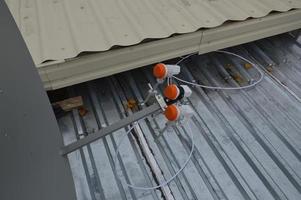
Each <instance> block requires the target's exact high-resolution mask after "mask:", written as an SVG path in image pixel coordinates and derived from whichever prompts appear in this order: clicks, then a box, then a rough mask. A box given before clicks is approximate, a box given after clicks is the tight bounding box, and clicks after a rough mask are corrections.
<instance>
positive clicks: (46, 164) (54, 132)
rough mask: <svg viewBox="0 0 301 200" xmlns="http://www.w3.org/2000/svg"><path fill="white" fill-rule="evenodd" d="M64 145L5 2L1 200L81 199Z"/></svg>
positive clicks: (0, 4)
mask: <svg viewBox="0 0 301 200" xmlns="http://www.w3.org/2000/svg"><path fill="white" fill-rule="evenodd" d="M62 145H63V144H62V138H61V135H60V133H59V129H58V127H57V123H56V120H55V117H54V115H53V112H52V110H51V107H50V104H49V101H48V98H47V95H46V93H45V91H44V88H43V85H42V83H41V80H40V77H39V75H38V73H37V70H36V68H35V66H34V64H33V62H32V59H31V57H30V54H29V52H28V50H27V48H26V46H25V43H24V41H23V39H22V37H21V35H20V33H19V31H18V29H17V27H16V24H15V22H14V21H13V18H12V17H11V15H10V13H9V12H8V8H7V7H6V5H5V3H4V1H2V0H0V159H1V160H0V199H1V200H15V199H18V200H19V199H22V200H27V199H28V200H48V199H49V200H59V199H64V200H68V199H76V197H75V191H74V184H73V180H72V175H71V171H70V167H69V164H68V161H67V159H66V158H64V157H61V156H60V155H59V148H60V147H61V146H62Z"/></svg>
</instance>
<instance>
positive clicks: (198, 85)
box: [172, 50, 264, 90]
mask: <svg viewBox="0 0 301 200" xmlns="http://www.w3.org/2000/svg"><path fill="white" fill-rule="evenodd" d="M215 52H218V53H224V54H228V55H232V56H235V57H238V58H240V59H242V60H243V61H245V62H248V63H250V64H252V65H253V66H254V68H255V69H256V70H257V71H258V72H259V74H260V78H259V79H258V80H257V81H255V82H254V83H251V84H250V85H246V86H240V87H219V86H207V85H202V84H197V83H193V82H190V81H186V80H184V79H181V78H178V77H176V76H172V77H173V78H174V79H176V80H178V81H181V82H183V83H186V84H190V85H194V86H197V87H202V88H206V89H214V90H242V89H248V88H251V87H254V86H255V85H257V84H258V83H260V82H261V81H262V80H263V78H264V73H263V72H262V71H261V70H260V67H259V66H258V65H256V64H255V63H253V62H251V61H250V60H248V59H246V58H244V57H242V56H240V55H238V54H235V53H232V52H229V51H224V50H219V51H215ZM192 55H194V54H190V55H188V56H185V57H183V58H182V59H181V60H179V61H178V62H177V63H176V64H177V65H178V64H180V63H181V62H182V61H184V60H185V59H187V58H189V57H190V56H192Z"/></svg>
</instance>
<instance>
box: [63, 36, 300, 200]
mask: <svg viewBox="0 0 301 200" xmlns="http://www.w3.org/2000/svg"><path fill="white" fill-rule="evenodd" d="M283 38H284V39H285V40H282V39H283ZM279 45H280V46H281V48H277V47H279ZM230 51H233V52H238V53H239V54H240V55H243V56H245V57H248V58H249V59H251V60H254V61H255V62H259V63H261V64H262V66H263V67H264V69H265V70H266V71H267V74H266V76H265V78H264V80H263V82H262V83H260V84H259V85H258V86H256V87H255V88H253V89H249V90H245V91H227V92H226V91H213V90H202V89H198V88H193V95H192V96H191V97H190V98H189V103H190V105H191V106H192V108H193V109H194V110H195V115H194V117H193V118H192V122H191V125H192V128H193V135H194V140H195V143H196V149H195V152H194V153H193V158H192V160H191V161H190V162H189V164H188V166H187V167H186V168H185V170H184V172H183V173H182V174H180V175H179V177H178V178H177V179H176V180H175V181H174V182H172V183H171V184H169V186H168V187H169V189H170V190H171V192H172V196H173V197H174V199H177V200H178V199H214V200H217V199H229V200H235V199H237V200H242V199H264V200H268V199H289V200H297V199H301V193H300V191H301V170H300V169H301V148H300V147H301V103H300V102H298V101H297V100H296V98H294V97H293V96H292V95H291V93H289V92H288V90H287V89H286V88H285V86H283V85H280V84H279V81H278V80H281V82H282V83H283V84H285V85H286V86H287V87H289V88H290V89H291V90H292V91H293V92H294V93H295V94H296V95H298V96H299V97H301V93H300V90H301V80H300V77H301V67H300V66H301V65H300V63H301V60H300V55H301V45H300V44H299V43H297V42H295V41H293V40H292V38H291V37H290V36H289V35H282V36H277V37H274V38H271V39H265V40H261V41H258V42H255V43H250V44H246V45H244V46H238V47H235V48H232V49H230ZM245 64H246V63H244V62H242V61H241V60H238V59H236V58H233V57H228V56H223V55H221V54H216V53H210V54H206V55H204V56H200V57H197V56H195V57H192V58H191V59H189V60H187V62H185V63H183V66H185V67H183V68H182V74H183V76H184V78H185V79H190V80H195V81H197V82H201V83H204V84H210V85H214V84H218V85H223V86H235V85H237V84H241V85H245V84H248V81H249V80H250V79H252V78H253V79H254V78H257V73H256V70H255V69H254V68H252V67H251V68H248V67H246V68H245V67H244V66H245ZM150 71H151V67H149V68H143V69H139V70H134V71H130V72H126V73H123V74H120V75H115V76H113V77H109V78H105V79H99V80H96V81H92V82H88V83H85V84H80V85H76V86H73V87H69V88H68V90H69V93H70V94H71V95H82V96H83V97H84V101H85V106H86V108H87V109H88V110H89V113H88V114H87V115H86V116H84V117H81V116H79V114H78V113H77V111H73V112H72V113H70V114H68V115H67V116H65V117H63V118H60V119H59V120H58V122H59V125H60V128H61V131H62V134H63V137H64V140H65V143H66V144H68V143H70V142H72V141H75V140H76V138H78V137H82V136H80V135H81V134H86V133H91V134H93V131H94V130H98V129H99V128H101V127H105V126H108V125H109V124H111V123H113V122H115V121H118V120H119V119H120V118H123V117H125V115H128V114H130V112H128V110H126V109H125V106H124V104H125V102H126V101H127V100H129V99H135V100H136V101H141V100H142V97H145V95H146V93H147V90H148V87H147V83H148V82H151V83H154V81H155V80H154V79H153V78H152V76H151V73H150ZM271 75H273V77H274V78H272V77H271ZM229 77H233V78H234V79H235V80H236V81H234V79H231V78H230V79H227V78H229ZM161 89H162V88H161ZM163 125H164V119H163V117H162V116H157V117H155V118H152V117H149V118H147V119H145V120H142V121H140V122H139V126H140V128H141V130H142V137H143V138H144V139H145V140H146V141H147V143H148V145H149V148H150V150H151V152H152V155H153V157H154V158H155V160H156V161H157V163H158V165H159V166H160V169H161V171H162V174H163V176H164V177H165V178H166V177H170V175H171V174H173V173H174V172H175V171H176V170H177V169H178V167H179V165H180V164H181V163H183V162H184V161H185V159H186V158H187V155H188V153H189V150H190V143H189V141H187V129H186V128H185V127H184V128H177V129H173V130H171V131H170V132H166V133H165V134H164V136H163V137H161V138H159V139H158V140H155V138H154V132H155V131H156V130H157V128H158V127H160V128H162V127H163ZM125 131H126V130H124V129H122V130H119V131H116V132H115V133H114V134H112V135H109V136H106V137H105V138H103V139H101V140H98V141H96V142H94V143H92V144H90V145H88V146H86V147H84V148H82V149H81V150H78V151H76V152H73V153H71V154H70V155H69V156H68V157H69V161H70V164H71V167H72V171H73V175H74V180H75V185H76V189H77V194H78V199H80V200H81V199H111V200H115V199H116V200H117V199H164V195H163V193H162V191H161V190H154V191H139V190H132V189H129V188H127V187H126V186H124V185H123V184H122V182H120V181H119V179H118V178H117V176H120V177H121V179H122V180H123V179H127V180H129V181H130V182H131V183H132V184H137V185H150V184H156V183H155V180H154V178H153V175H154V174H153V172H152V171H151V170H150V167H149V165H148V163H147V162H146V159H145V155H144V154H143V151H142V150H141V148H140V146H139V142H137V138H136V137H137V134H134V135H136V136H135V137H132V136H129V137H128V138H127V139H126V141H125V144H123V145H122V147H121V148H122V150H121V151H122V156H121V157H119V161H120V162H121V163H122V164H121V167H119V168H118V174H115V173H114V171H113V164H112V156H113V155H114V154H115V150H114V149H115V148H116V144H117V142H118V141H119V140H120V138H121V136H122V135H123V134H124V133H125ZM177 133H181V135H183V137H181V136H179V135H178V134H177ZM165 199H168V198H166V197H165Z"/></svg>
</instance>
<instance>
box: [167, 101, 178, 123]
mask: <svg viewBox="0 0 301 200" xmlns="http://www.w3.org/2000/svg"><path fill="white" fill-rule="evenodd" d="M164 115H165V117H166V118H167V119H168V120H169V121H176V120H177V119H178V118H179V116H180V111H179V109H178V107H177V106H176V105H169V106H167V108H166V109H165V111H164Z"/></svg>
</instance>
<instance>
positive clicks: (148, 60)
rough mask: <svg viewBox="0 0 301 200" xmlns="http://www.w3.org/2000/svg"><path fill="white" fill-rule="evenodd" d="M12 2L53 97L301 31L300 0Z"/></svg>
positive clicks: (19, 0) (10, 5)
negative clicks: (70, 89)
mask: <svg viewBox="0 0 301 200" xmlns="http://www.w3.org/2000/svg"><path fill="white" fill-rule="evenodd" d="M6 2H7V4H8V6H9V8H10V10H11V12H12V14H13V16H14V18H15V21H16V23H17V25H18V27H19V29H20V31H21V33H22V35H23V37H24V39H25V41H26V44H27V46H28V48H29V51H30V53H31V55H32V58H33V60H34V62H35V64H36V65H37V67H38V70H39V73H40V75H41V77H42V80H43V82H44V84H45V87H46V89H49V90H50V89H57V88H61V87H65V86H68V85H73V84H76V83H80V82H84V81H88V80H92V79H95V78H99V77H104V76H107V75H111V74H114V73H118V72H121V71H126V70H129V69H132V68H136V67H141V66H144V65H148V64H152V63H154V62H158V61H162V60H166V59H169V58H173V57H177V56H181V55H185V54H188V53H193V52H199V53H205V52H209V51H212V50H216V49H219V48H224V47H229V46H233V45H236V44H240V43H245V42H249V41H253V40H256V39H260V38H263V37H268V36H271V35H275V34H279V33H283V32H287V31H291V30H294V29H298V28H300V27H301V11H300V10H299V8H301V2H300V1H299V0H253V1H249V0H239V1H238V0H237V1H235V0H227V1H226V0H210V1H209V0H174V1H170V0H152V1H147V0H144V1H141V0H124V1H118V0H114V1H113V0H76V1H70V0H69V1H68V0H47V1H35V0H28V1H22V0H6ZM87 53H88V55H86V54H87ZM91 54H92V55H91Z"/></svg>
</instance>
